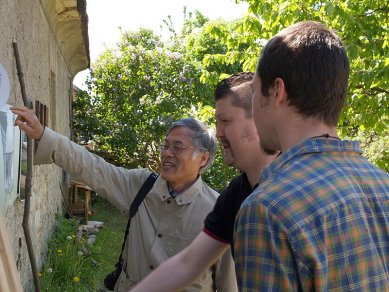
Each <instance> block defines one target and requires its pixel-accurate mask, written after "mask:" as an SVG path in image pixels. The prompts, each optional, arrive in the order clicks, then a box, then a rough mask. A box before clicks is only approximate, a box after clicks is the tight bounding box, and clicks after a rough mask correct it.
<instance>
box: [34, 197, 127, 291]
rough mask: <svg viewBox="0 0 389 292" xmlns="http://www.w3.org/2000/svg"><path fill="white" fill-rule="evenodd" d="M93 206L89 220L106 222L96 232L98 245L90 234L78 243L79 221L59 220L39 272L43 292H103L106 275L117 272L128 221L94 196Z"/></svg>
mask: <svg viewBox="0 0 389 292" xmlns="http://www.w3.org/2000/svg"><path fill="white" fill-rule="evenodd" d="M91 205H92V210H93V211H94V212H95V214H94V215H92V216H90V218H89V221H102V222H104V225H103V228H101V229H100V231H99V232H97V233H95V235H96V242H95V243H94V244H93V245H88V244H87V237H88V234H84V235H83V236H82V238H81V240H77V237H76V230H77V227H78V226H80V224H81V223H80V221H79V220H76V219H65V218H58V219H57V223H58V224H57V228H56V230H55V232H54V234H53V236H52V239H51V240H50V243H49V252H48V258H47V261H46V262H45V264H44V266H43V268H42V271H41V273H40V275H41V288H42V291H77V292H78V291H88V292H89V291H100V290H101V288H102V287H103V280H104V278H105V276H106V275H107V274H108V273H110V272H112V271H113V270H114V265H115V263H116V262H117V260H118V257H119V254H120V251H121V247H122V242H123V236H124V230H125V227H126V224H127V218H126V217H124V216H123V215H122V214H121V213H120V212H119V211H118V210H117V209H116V208H114V207H113V206H112V205H111V204H110V203H108V202H107V201H106V200H104V199H102V198H101V197H99V196H96V195H92V204H91Z"/></svg>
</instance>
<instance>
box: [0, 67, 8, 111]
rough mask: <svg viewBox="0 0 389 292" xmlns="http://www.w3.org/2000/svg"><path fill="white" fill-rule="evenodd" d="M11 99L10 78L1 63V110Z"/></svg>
mask: <svg viewBox="0 0 389 292" xmlns="http://www.w3.org/2000/svg"><path fill="white" fill-rule="evenodd" d="M8 97H9V78H8V74H7V72H6V71H5V69H4V67H3V65H2V64H1V63H0V109H2V108H3V107H4V106H5V104H6V103H7V100H8Z"/></svg>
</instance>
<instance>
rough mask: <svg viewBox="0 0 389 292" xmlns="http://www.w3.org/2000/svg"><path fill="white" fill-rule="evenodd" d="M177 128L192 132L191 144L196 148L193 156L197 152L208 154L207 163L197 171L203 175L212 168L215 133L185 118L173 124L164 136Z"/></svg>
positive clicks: (196, 121)
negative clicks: (187, 129)
mask: <svg viewBox="0 0 389 292" xmlns="http://www.w3.org/2000/svg"><path fill="white" fill-rule="evenodd" d="M177 127H185V128H189V129H191V130H192V132H193V136H192V143H193V146H194V147H195V148H196V150H195V151H194V153H195V154H197V153H198V152H208V153H209V159H208V161H207V163H206V164H205V165H204V166H203V167H201V168H200V171H199V173H200V174H202V173H204V172H205V171H206V170H207V169H208V168H210V167H211V166H212V164H213V162H214V160H215V155H216V147H217V146H216V145H217V143H216V137H215V133H213V131H211V130H210V129H208V128H207V126H206V125H205V124H204V123H203V122H200V121H199V120H196V119H195V118H185V119H181V120H178V121H176V122H174V123H173V124H172V125H171V127H170V128H169V129H168V130H167V132H166V136H167V135H169V133H170V132H171V131H172V130H173V129H174V128H177Z"/></svg>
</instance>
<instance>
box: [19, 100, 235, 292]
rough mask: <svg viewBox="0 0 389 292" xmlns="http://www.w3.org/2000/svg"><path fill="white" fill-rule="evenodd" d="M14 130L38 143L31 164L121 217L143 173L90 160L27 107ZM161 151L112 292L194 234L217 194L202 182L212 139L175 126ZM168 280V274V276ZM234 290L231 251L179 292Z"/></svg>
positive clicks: (190, 125) (195, 124) (194, 124)
mask: <svg viewBox="0 0 389 292" xmlns="http://www.w3.org/2000/svg"><path fill="white" fill-rule="evenodd" d="M11 110H12V111H13V112H14V113H15V114H17V115H18V118H17V120H16V125H18V126H19V127H20V129H21V130H24V131H25V132H26V134H27V135H28V136H29V137H31V138H32V139H35V140H37V141H39V143H38V145H39V146H38V148H37V151H36V155H35V161H34V162H35V164H48V163H55V164H56V165H58V166H59V167H61V168H62V169H64V170H65V171H67V172H68V173H70V175H71V176H72V177H74V178H77V179H78V180H81V181H83V182H84V183H86V184H87V185H88V186H90V187H91V188H92V189H93V190H94V191H96V192H97V193H98V194H99V195H101V196H102V197H104V198H106V199H107V200H108V201H109V202H111V203H112V204H113V205H114V206H115V207H117V208H118V209H119V210H121V211H122V212H123V213H124V214H127V215H128V214H129V208H130V205H131V203H132V201H133V200H134V197H135V196H136V194H137V192H138V191H139V189H140V188H141V186H142V184H143V183H144V182H145V181H146V179H147V177H148V176H149V175H150V174H151V171H150V170H148V169H124V168H122V167H117V166H114V165H112V164H109V163H108V162H106V161H104V160H103V159H102V158H100V157H98V156H96V155H93V154H91V153H90V152H88V151H87V150H86V149H84V148H83V147H81V146H79V145H77V144H75V143H74V142H72V141H70V140H69V139H68V138H67V137H65V136H62V135H60V134H58V133H56V132H54V131H52V130H51V129H49V128H44V127H43V126H42V125H41V124H40V123H39V120H38V119H37V117H36V116H35V115H34V114H33V113H32V112H30V111H29V110H28V109H27V108H25V107H13V108H12V109H11ZM160 149H161V172H160V175H159V177H158V178H157V180H156V182H155V184H154V185H153V187H152V189H151V190H150V192H149V193H148V195H147V196H146V198H145V199H144V200H143V202H142V204H141V205H140V207H139V210H138V212H137V214H136V216H134V218H133V219H132V221H131V228H130V230H129V235H128V237H127V241H126V246H125V249H124V252H123V259H124V264H123V269H122V272H121V274H120V277H119V279H118V281H117V282H116V285H115V291H128V290H129V289H130V288H131V287H133V286H135V284H136V283H137V282H139V281H140V280H141V279H142V278H144V277H145V276H146V275H147V274H149V273H150V272H151V271H152V270H153V269H155V268H156V267H157V266H158V265H160V264H161V263H162V262H163V261H165V260H166V259H168V258H169V257H171V256H173V255H175V254H177V253H178V252H180V251H181V250H182V249H184V248H185V247H186V246H187V245H189V244H190V243H191V242H192V240H193V239H194V238H196V236H197V235H198V234H199V233H200V231H201V230H202V228H203V221H204V218H205V216H206V215H207V214H208V213H209V212H210V211H211V210H212V208H213V206H214V204H215V202H216V199H217V197H218V194H217V192H216V191H214V190H213V189H211V188H210V187H209V186H208V185H207V184H206V183H205V182H203V180H202V179H201V173H203V172H204V171H205V170H206V169H208V168H209V167H210V166H211V165H212V163H213V160H214V157H215V152H216V139H215V137H214V135H213V134H211V133H210V131H209V130H208V129H207V128H206V127H205V125H204V124H203V123H201V122H200V121H198V120H196V119H193V118H186V119H182V120H179V121H177V122H175V123H174V124H173V125H172V126H171V127H170V129H169V130H168V131H167V134H166V138H165V141H164V142H163V144H162V145H161V146H160ZM171 275H172V277H174V271H171ZM215 290H217V291H237V287H236V279H235V271H234V265H233V260H232V257H231V253H230V252H226V253H225V254H224V255H223V256H222V257H221V258H219V259H218V261H217V262H216V263H215V265H213V266H212V267H211V268H210V269H208V270H207V271H206V272H205V273H204V274H203V275H202V276H201V277H200V278H199V279H198V280H197V281H196V282H195V283H194V284H193V285H192V286H190V287H188V288H187V289H186V290H185V291H215Z"/></svg>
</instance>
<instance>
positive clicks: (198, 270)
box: [131, 232, 229, 292]
mask: <svg viewBox="0 0 389 292" xmlns="http://www.w3.org/2000/svg"><path fill="white" fill-rule="evenodd" d="M228 248H229V245H228V244H226V243H223V242H220V241H218V240H216V239H213V238H212V237H210V236H209V235H207V234H206V233H204V232H201V233H200V234H199V235H198V236H197V237H196V238H195V240H193V242H192V243H191V244H190V245H189V246H187V247H186V248H185V249H184V250H183V251H181V252H180V253H178V254H176V255H175V256H173V257H171V258H170V259H168V260H167V261H165V262H164V263H162V264H161V265H160V266H159V267H158V268H157V269H156V270H155V271H153V272H152V273H151V274H149V275H148V276H147V277H146V278H144V279H143V280H142V281H141V282H140V283H139V284H138V285H137V286H135V288H134V289H132V290H131V291H132V292H137V291H138V292H143V291H148V292H153V291H155V292H164V291H166V292H172V291H179V290H182V289H183V288H185V287H187V286H188V285H190V284H191V283H192V282H194V281H195V280H196V279H197V278H198V277H200V276H201V275H202V273H203V272H204V271H205V270H207V269H208V268H209V267H210V266H211V265H212V264H213V263H214V262H215V261H216V260H217V259H218V258H219V257H220V256H221V255H222V254H223V253H224V252H225V251H226V250H227V249H228ZM171 271H174V277H172V274H171V273H172V272H171Z"/></svg>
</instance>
